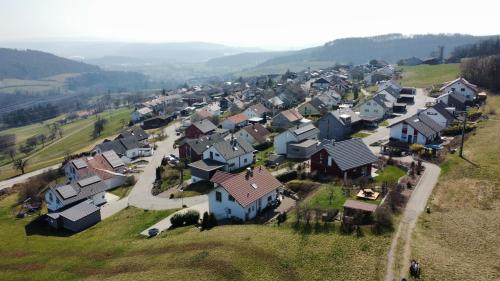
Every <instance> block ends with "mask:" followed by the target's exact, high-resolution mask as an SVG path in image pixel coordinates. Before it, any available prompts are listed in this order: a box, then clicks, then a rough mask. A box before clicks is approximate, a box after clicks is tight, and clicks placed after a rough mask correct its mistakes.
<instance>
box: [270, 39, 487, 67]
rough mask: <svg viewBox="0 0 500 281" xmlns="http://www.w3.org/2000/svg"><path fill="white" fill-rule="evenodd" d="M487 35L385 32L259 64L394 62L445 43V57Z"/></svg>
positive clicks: (425, 52)
mask: <svg viewBox="0 0 500 281" xmlns="http://www.w3.org/2000/svg"><path fill="white" fill-rule="evenodd" d="M488 37H489V36H472V35H462V34H452V35H445V34H438V35H430V34H429V35H413V36H404V35H402V34H387V35H380V36H374V37H362V38H344V39H337V40H334V41H331V42H328V43H326V44H324V45H323V46H319V47H314V48H309V49H304V50H300V51H297V52H293V53H292V54H290V55H287V56H281V57H278V58H273V59H270V60H268V61H266V62H264V63H263V64H262V66H270V65H276V64H284V63H296V62H301V61H334V62H338V63H354V64H360V63H366V62H368V61H369V60H371V59H382V60H385V61H387V62H389V63H396V62H397V61H398V60H399V59H402V58H407V57H411V56H416V57H421V58H426V57H429V56H430V55H431V53H432V52H436V51H437V48H438V46H444V55H445V57H446V56H448V55H449V53H450V52H451V51H452V50H453V49H454V48H455V47H457V46H461V45H466V44H471V43H476V42H478V41H479V40H481V39H485V38H488Z"/></svg>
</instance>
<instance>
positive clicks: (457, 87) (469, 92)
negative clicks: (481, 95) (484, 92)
mask: <svg viewBox="0 0 500 281" xmlns="http://www.w3.org/2000/svg"><path fill="white" fill-rule="evenodd" d="M449 91H454V92H455V93H457V94H461V95H462V96H464V97H465V99H467V100H468V101H473V100H474V99H475V98H476V93H475V92H474V90H473V89H471V88H469V86H467V85H465V84H463V83H462V82H460V81H457V82H455V83H453V84H451V85H448V86H447V87H446V88H444V91H443V92H444V93H447V92H449Z"/></svg>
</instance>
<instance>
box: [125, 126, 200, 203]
mask: <svg viewBox="0 0 500 281" xmlns="http://www.w3.org/2000/svg"><path fill="white" fill-rule="evenodd" d="M177 126H179V123H178V122H175V123H173V124H171V125H169V126H167V127H165V128H164V133H165V134H166V135H167V138H165V139H164V140H162V141H159V142H157V143H156V145H157V149H156V150H155V152H154V154H153V156H152V157H150V158H148V161H149V163H148V164H147V165H146V166H145V167H144V168H143V172H142V173H141V175H140V176H139V179H138V181H137V183H136V184H135V185H134V187H133V188H132V191H131V192H130V194H129V196H128V203H129V205H131V206H134V207H137V208H141V209H146V210H166V209H175V208H182V205H186V206H194V205H198V204H202V203H205V202H207V201H208V197H207V196H206V195H200V196H194V197H187V198H182V199H169V198H162V197H158V196H153V195H152V194H151V190H152V189H153V183H154V181H155V178H156V167H158V166H160V164H161V160H162V158H163V157H164V156H165V155H169V154H173V153H174V152H175V149H174V147H173V145H174V141H175V139H176V138H177V137H176V134H175V129H176V128H177Z"/></svg>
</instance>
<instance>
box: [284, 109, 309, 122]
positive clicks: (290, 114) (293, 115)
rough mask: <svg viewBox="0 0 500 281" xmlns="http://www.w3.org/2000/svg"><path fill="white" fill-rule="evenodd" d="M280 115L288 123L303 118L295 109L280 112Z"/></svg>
mask: <svg viewBox="0 0 500 281" xmlns="http://www.w3.org/2000/svg"><path fill="white" fill-rule="evenodd" d="M281 114H282V115H283V116H285V118H286V119H288V121H290V122H295V121H298V120H300V119H302V118H304V117H303V116H302V115H301V114H300V113H299V111H298V110H297V109H296V108H291V109H289V110H285V111H282V112H281Z"/></svg>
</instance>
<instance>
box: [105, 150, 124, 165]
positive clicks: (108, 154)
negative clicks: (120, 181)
mask: <svg viewBox="0 0 500 281" xmlns="http://www.w3.org/2000/svg"><path fill="white" fill-rule="evenodd" d="M102 156H103V157H104V159H106V161H108V163H109V165H111V167H113V169H114V168H118V167H121V166H125V163H123V160H122V159H121V158H120V157H119V156H118V154H116V152H114V151H113V150H108V151H104V152H103V153H102Z"/></svg>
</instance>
